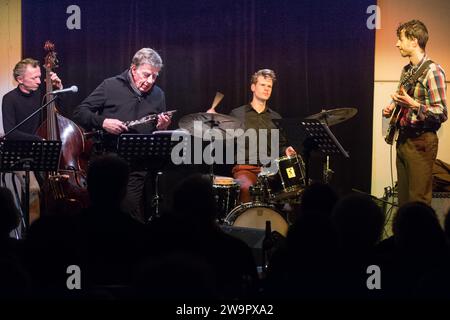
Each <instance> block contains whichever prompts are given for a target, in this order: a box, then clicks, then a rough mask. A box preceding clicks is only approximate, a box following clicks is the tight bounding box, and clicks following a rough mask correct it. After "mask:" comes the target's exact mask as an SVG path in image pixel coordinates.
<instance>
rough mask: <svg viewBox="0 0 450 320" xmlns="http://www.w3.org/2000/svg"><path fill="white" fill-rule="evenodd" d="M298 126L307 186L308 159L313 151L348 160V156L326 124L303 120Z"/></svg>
mask: <svg viewBox="0 0 450 320" xmlns="http://www.w3.org/2000/svg"><path fill="white" fill-rule="evenodd" d="M299 124H300V128H301V129H302V132H303V137H304V140H303V155H304V157H305V175H306V179H305V184H306V186H308V184H309V159H310V156H311V153H312V152H313V151H319V152H321V153H323V154H325V155H333V154H342V155H343V156H344V157H345V158H350V155H349V154H348V152H347V151H345V150H344V148H343V147H342V145H341V144H340V143H339V141H338V140H337V139H336V137H335V136H334V134H333V133H332V132H331V130H330V128H329V127H328V126H327V124H326V123H324V122H321V121H320V120H317V119H304V120H301V121H300V123H299Z"/></svg>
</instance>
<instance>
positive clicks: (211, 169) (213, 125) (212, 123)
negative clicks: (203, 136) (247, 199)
mask: <svg viewBox="0 0 450 320" xmlns="http://www.w3.org/2000/svg"><path fill="white" fill-rule="evenodd" d="M206 123H208V124H209V125H210V130H211V133H212V130H213V128H218V127H219V124H218V123H217V121H215V120H214V113H212V114H211V120H210V121H206ZM214 141H215V137H214V135H213V134H211V136H210V138H209V142H210V147H211V153H210V157H211V164H210V166H209V178H210V180H211V185H213V184H214V150H213V148H212V147H213V144H214Z"/></svg>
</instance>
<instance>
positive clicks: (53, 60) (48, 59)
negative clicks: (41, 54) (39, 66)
mask: <svg viewBox="0 0 450 320" xmlns="http://www.w3.org/2000/svg"><path fill="white" fill-rule="evenodd" d="M44 50H45V51H46V52H47V54H46V56H45V58H44V67H45V69H46V70H48V71H49V70H52V69H54V68H57V67H58V58H57V57H56V51H55V44H54V43H53V42H51V41H49V40H47V41H45V44H44Z"/></svg>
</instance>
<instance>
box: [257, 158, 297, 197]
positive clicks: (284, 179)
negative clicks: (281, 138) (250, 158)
mask: <svg viewBox="0 0 450 320" xmlns="http://www.w3.org/2000/svg"><path fill="white" fill-rule="evenodd" d="M274 162H275V163H274V164H275V168H276V172H273V171H270V169H267V168H263V169H262V170H261V173H260V174H259V176H258V178H259V179H260V180H261V182H262V184H263V185H264V187H265V189H266V192H267V194H268V198H269V200H281V199H288V198H295V197H298V196H299V195H300V194H301V192H302V191H303V189H304V186H305V164H304V163H303V160H302V158H301V157H300V155H296V156H285V157H281V158H278V159H275V161H274Z"/></svg>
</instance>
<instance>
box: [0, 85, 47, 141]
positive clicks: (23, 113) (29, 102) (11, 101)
mask: <svg viewBox="0 0 450 320" xmlns="http://www.w3.org/2000/svg"><path fill="white" fill-rule="evenodd" d="M41 99H42V94H41V91H40V90H36V91H32V92H30V93H24V92H22V91H21V90H20V89H19V87H17V88H15V89H14V90H11V91H10V92H8V93H7V94H5V95H4V96H3V100H2V116H3V129H4V130H5V133H7V132H8V131H9V130H11V129H12V128H14V127H15V126H16V125H17V124H19V123H20V122H21V121H23V120H24V119H25V118H26V117H28V116H29V115H30V114H32V113H33V112H34V111H36V110H37V109H39V107H40V106H41ZM40 123H41V113H40V112H38V113H37V114H36V115H35V116H34V117H32V118H30V119H29V120H28V121H27V122H25V123H24V124H23V125H21V126H20V127H19V128H17V129H16V130H15V131H13V132H12V133H11V134H10V135H9V136H8V137H7V139H8V140H40V138H39V137H37V136H36V135H35V133H36V130H37V129H38V127H39V124H40Z"/></svg>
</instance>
